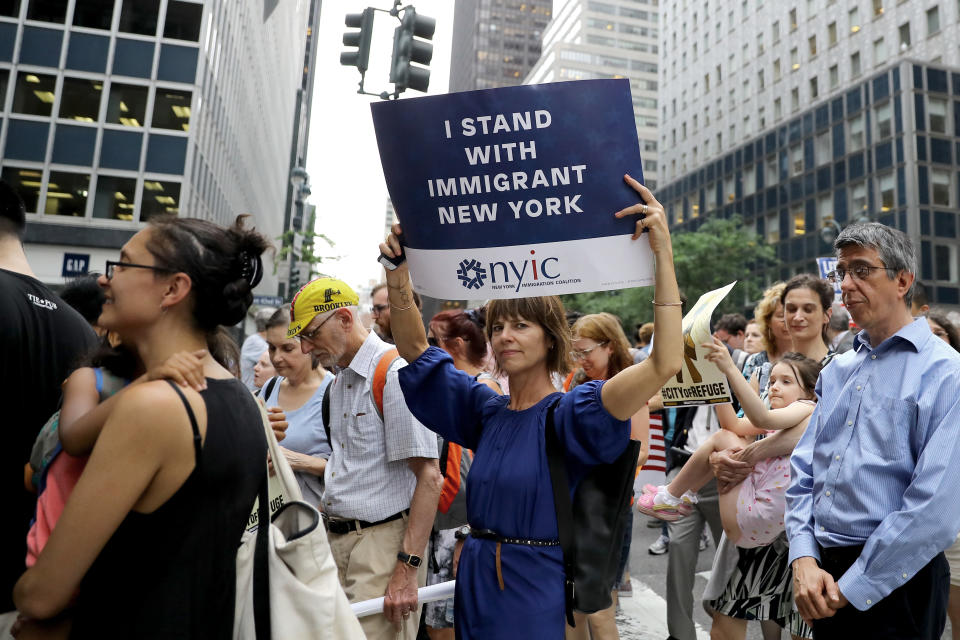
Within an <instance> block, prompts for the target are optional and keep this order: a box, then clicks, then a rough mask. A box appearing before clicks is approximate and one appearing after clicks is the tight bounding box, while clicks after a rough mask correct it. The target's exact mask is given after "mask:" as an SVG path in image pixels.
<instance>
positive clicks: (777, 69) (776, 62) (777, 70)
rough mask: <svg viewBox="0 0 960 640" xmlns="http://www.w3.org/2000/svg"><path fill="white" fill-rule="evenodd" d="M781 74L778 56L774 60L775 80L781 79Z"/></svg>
mask: <svg viewBox="0 0 960 640" xmlns="http://www.w3.org/2000/svg"><path fill="white" fill-rule="evenodd" d="M780 76H781V72H780V58H777V59H776V60H774V61H773V81H774V82H776V81H777V80H779V79H780Z"/></svg>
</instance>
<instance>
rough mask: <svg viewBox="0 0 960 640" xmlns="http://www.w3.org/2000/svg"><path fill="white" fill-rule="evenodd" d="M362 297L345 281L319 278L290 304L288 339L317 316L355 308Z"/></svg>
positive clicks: (309, 284) (302, 288)
mask: <svg viewBox="0 0 960 640" xmlns="http://www.w3.org/2000/svg"><path fill="white" fill-rule="evenodd" d="M358 304H360V297H359V296H357V294H356V293H355V292H354V290H353V289H351V288H350V287H349V286H348V285H347V283H346V282H344V281H343V280H337V279H336V278H317V279H316V280H312V281H310V282H308V283H307V284H305V285H303V286H302V287H301V288H300V290H299V291H297V294H296V295H295V296H293V301H292V302H291V303H290V327H289V328H288V329H287V337H288V338H294V337H296V336H298V335H300V332H301V331H303V330H304V329H306V328H307V325H309V324H310V321H311V320H313V319H314V318H315V317H317V315H319V314H321V313H326V312H328V311H336V310H337V309H341V308H343V307H355V306H357V305H358Z"/></svg>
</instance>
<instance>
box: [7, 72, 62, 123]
mask: <svg viewBox="0 0 960 640" xmlns="http://www.w3.org/2000/svg"><path fill="white" fill-rule="evenodd" d="M56 90H57V77H56V76H50V75H46V74H42V73H30V72H28V71H20V72H19V73H17V81H16V87H15V88H14V92H13V105H12V106H11V108H10V110H11V111H13V112H14V113H24V114H27V115H31V116H49V115H50V112H51V111H52V110H53V101H54V100H55V99H56Z"/></svg>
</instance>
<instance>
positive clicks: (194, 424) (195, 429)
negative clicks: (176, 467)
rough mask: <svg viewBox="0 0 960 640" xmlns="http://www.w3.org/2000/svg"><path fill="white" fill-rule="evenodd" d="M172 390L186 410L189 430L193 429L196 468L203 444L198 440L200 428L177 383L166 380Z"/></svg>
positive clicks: (198, 464)
mask: <svg viewBox="0 0 960 640" xmlns="http://www.w3.org/2000/svg"><path fill="white" fill-rule="evenodd" d="M167 382H168V383H169V384H170V386H171V387H173V390H174V391H176V392H177V395H178V396H180V400H181V402H183V406H184V408H185V409H186V410H187V416H188V417H189V418H190V428H191V429H193V455H194V462H196V464H197V466H200V452H201V451H203V442H202V440H201V439H200V428H199V427H198V426H197V417H196V416H195V415H193V407H191V406H190V403H189V402H187V397H186V396H185V395H183V391H180V388H179V387H177V383H175V382H174V381H173V380H167Z"/></svg>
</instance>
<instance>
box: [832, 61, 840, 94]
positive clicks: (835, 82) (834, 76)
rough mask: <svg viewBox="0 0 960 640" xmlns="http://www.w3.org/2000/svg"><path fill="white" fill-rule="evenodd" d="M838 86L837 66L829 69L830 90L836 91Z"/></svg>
mask: <svg viewBox="0 0 960 640" xmlns="http://www.w3.org/2000/svg"><path fill="white" fill-rule="evenodd" d="M838 86H840V69H838V68H837V65H833V66H832V67H830V88H831V89H836V88H837V87H838Z"/></svg>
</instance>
